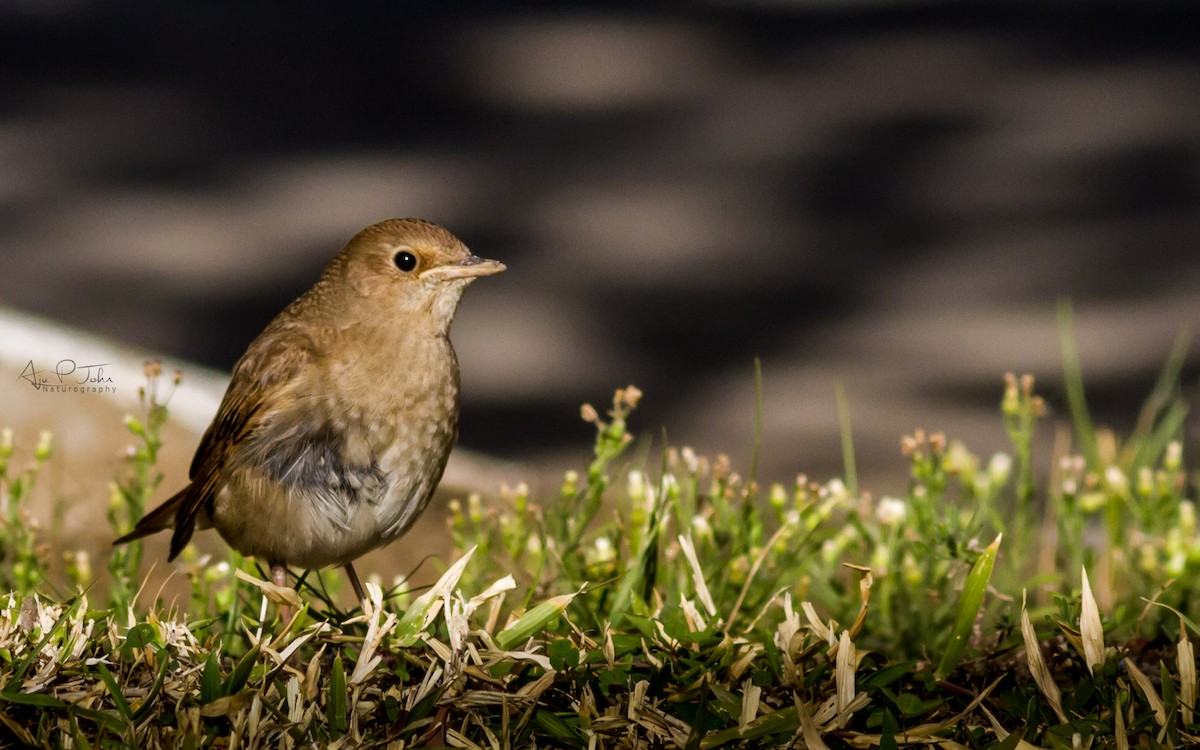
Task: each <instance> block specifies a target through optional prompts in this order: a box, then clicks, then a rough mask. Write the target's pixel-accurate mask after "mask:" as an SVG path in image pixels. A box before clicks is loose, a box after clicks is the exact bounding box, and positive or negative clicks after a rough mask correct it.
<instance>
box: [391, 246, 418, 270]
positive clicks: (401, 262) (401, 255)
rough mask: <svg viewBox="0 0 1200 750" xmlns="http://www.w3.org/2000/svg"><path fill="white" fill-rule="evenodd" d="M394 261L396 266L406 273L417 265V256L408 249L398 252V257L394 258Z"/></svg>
mask: <svg viewBox="0 0 1200 750" xmlns="http://www.w3.org/2000/svg"><path fill="white" fill-rule="evenodd" d="M393 261H394V262H395V263H396V268H399V269H400V270H401V271H404V272H405V273H408V272H409V271H411V270H413V269H414V268H416V267H417V256H415V255H413V254H412V253H410V252H408V251H407V250H403V251H401V252H398V253H396V257H395V258H393Z"/></svg>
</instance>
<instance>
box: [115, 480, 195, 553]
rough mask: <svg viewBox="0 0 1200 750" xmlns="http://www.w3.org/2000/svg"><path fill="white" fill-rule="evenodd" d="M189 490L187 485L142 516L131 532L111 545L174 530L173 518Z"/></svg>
mask: <svg viewBox="0 0 1200 750" xmlns="http://www.w3.org/2000/svg"><path fill="white" fill-rule="evenodd" d="M191 489H192V486H191V485H190V484H189V485H188V486H186V487H184V488H183V489H182V490H180V491H179V492H176V493H175V494H174V495H172V496H171V497H170V498H168V499H167V501H166V502H164V503H163V504H162V505H160V506H158V507H157V508H155V509H154V510H152V511H150V512H149V513H147V514H146V515H144V516H142V519H141V520H140V521H138V522H137V524H135V525H134V527H133V531H131V532H129V533H128V534H126V535H125V536H123V537H120V538H119V539H116V540H114V541H113V545H114V546H115V545H118V544H126V543H128V542H132V541H133V540H134V539H141V538H142V537H144V536H149V535H150V534H155V533H157V532H159V531H165V530H167V529H172V528H175V516H176V515H177V514H178V513H179V508H180V507H182V506H183V500H184V498H185V497H187V494H188V492H189V491H190V490H191Z"/></svg>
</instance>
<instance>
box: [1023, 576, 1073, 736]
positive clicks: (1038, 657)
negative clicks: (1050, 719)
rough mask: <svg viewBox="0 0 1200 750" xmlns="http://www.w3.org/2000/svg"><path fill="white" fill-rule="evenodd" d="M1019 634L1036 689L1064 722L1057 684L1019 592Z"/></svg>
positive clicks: (1064, 717) (1065, 721) (1065, 718)
mask: <svg viewBox="0 0 1200 750" xmlns="http://www.w3.org/2000/svg"><path fill="white" fill-rule="evenodd" d="M1021 636H1022V638H1023V639H1024V640H1025V660H1026V663H1027V664H1028V665H1029V672H1030V674H1032V675H1033V681H1034V682H1035V683H1037V686H1038V690H1040V691H1042V695H1043V696H1045V698H1046V702H1047V703H1049V704H1050V708H1051V709H1053V710H1054V713H1055V715H1057V716H1058V719H1059V721H1061V722H1062V723H1064V724H1066V723H1067V715H1066V713H1064V712H1063V708H1062V694H1061V693H1060V692H1059V690H1058V685H1056V684H1055V683H1054V678H1053V677H1052V676H1051V675H1050V669H1049V668H1048V667H1047V666H1046V660H1045V659H1044V658H1043V657H1042V648H1041V645H1040V644H1039V643H1038V639H1037V633H1036V632H1035V631H1034V629H1033V623H1031V622H1030V621H1029V610H1027V609H1026V608H1025V594H1024V592H1022V593H1021Z"/></svg>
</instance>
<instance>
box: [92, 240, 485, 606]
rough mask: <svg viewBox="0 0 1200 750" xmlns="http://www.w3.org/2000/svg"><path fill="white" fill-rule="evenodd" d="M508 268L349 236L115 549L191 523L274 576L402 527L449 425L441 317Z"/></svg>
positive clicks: (450, 435) (436, 469)
mask: <svg viewBox="0 0 1200 750" xmlns="http://www.w3.org/2000/svg"><path fill="white" fill-rule="evenodd" d="M503 270H504V264H502V263H499V262H497V261H494V260H484V259H482V258H477V257H476V256H474V255H472V254H471V252H470V251H469V250H467V248H466V246H465V245H463V243H462V242H460V241H459V240H458V238H456V237H455V236H454V235H452V234H450V233H449V232H447V231H446V230H445V229H442V228H441V227H438V226H435V225H434V224H430V223H429V222H426V221H421V220H418V219H392V220H389V221H383V222H380V223H378V224H374V225H372V226H369V227H367V228H366V229H364V230H362V231H361V232H359V233H358V234H357V235H355V236H354V237H353V238H352V239H351V240H350V242H349V244H347V245H346V247H345V249H343V250H342V251H341V252H340V253H338V254H337V256H336V257H334V259H333V260H332V261H331V262H330V263H329V265H328V267H326V269H325V271H324V273H323V274H322V275H321V278H320V279H319V280H318V281H317V283H316V284H315V285H313V287H312V288H311V289H309V290H308V291H307V292H305V293H304V294H303V295H301V296H300V298H299V299H297V300H296V301H295V302H292V303H291V304H290V305H288V307H287V308H286V309H285V310H284V311H283V312H281V313H280V314H279V315H278V317H276V318H275V319H274V320H273V321H271V323H270V324H269V325H268V326H267V327H266V329H265V330H264V331H263V332H262V333H261V334H259V336H258V338H256V339H254V341H252V342H251V343H250V346H249V347H248V348H247V349H246V353H245V354H243V355H242V358H241V359H240V360H238V362H237V364H236V365H234V368H233V378H232V380H231V381H230V383H229V388H228V390H226V392H225V397H224V399H223V400H222V402H221V407H220V409H219V410H218V411H217V416H216V418H215V419H213V423H212V425H210V426H209V428H208V430H207V431H206V432H205V433H204V437H203V438H202V439H201V440H200V446H199V448H197V449H196V455H195V457H194V458H193V459H192V466H191V470H190V472H189V478H190V480H191V482H190V483H189V484H188V485H187V486H186V487H184V488H183V489H181V490H180V491H179V492H177V493H175V494H174V495H173V496H171V498H170V499H168V500H167V501H166V502H164V503H163V504H162V505H160V506H158V507H157V508H155V509H154V510H152V511H150V512H149V513H147V514H146V515H145V517H143V518H142V519H141V520H140V521H138V523H137V525H136V526H135V527H134V529H133V531H131V532H130V533H128V534H126V535H125V536H123V537H121V538H120V539H117V540H116V542H114V544H122V543H124V542H128V541H131V540H133V539H137V538H139V537H143V536H146V535H147V534H152V533H154V532H157V531H162V530H164V529H167V528H172V527H173V528H174V532H173V533H172V535H171V552H170V557H169V558H168V559H171V560H173V559H174V558H175V556H176V555H178V554H179V552H180V550H182V549H183V547H184V546H185V545H186V544H187V543H188V540H189V539H191V537H192V532H193V531H194V530H195V529H197V528H201V529H203V528H208V527H212V528H215V529H216V530H217V531H218V533H220V535H221V536H222V537H223V538H224V539H225V541H226V542H228V543H229V545H230V546H231V547H233V548H234V549H236V550H237V551H238V552H241V553H242V554H244V555H253V556H254V557H256V558H258V559H260V560H263V561H265V562H266V563H268V564H269V565H270V567H271V573H272V577H273V578H274V580H275V582H276V583H277V584H279V585H283V584H284V582H285V574H286V568H287V567H288V566H296V567H300V568H307V569H313V568H324V567H327V566H331V565H342V566H345V569H346V574H347V575H348V576H349V578H350V582H351V584H352V585H353V587H354V592H355V594H357V595H358V598H359V600H360V601H361V600H362V599H363V590H362V585H361V584H360V583H359V580H358V576H357V575H356V573H355V571H354V566H353V564H352V563H353V561H354V559H355V558H357V557H359V556H360V555H362V554H364V553H366V552H368V551H370V550H372V549H375V548H377V547H381V546H383V545H385V544H387V543H388V542H391V541H392V540H394V539H396V538H397V537H399V536H400V535H401V534H403V533H404V532H405V531H406V530H407V529H408V528H409V527H410V526H411V525H412V524H413V521H415V520H416V518H417V516H418V515H419V514H420V513H421V511H422V510H424V508H425V506H426V505H427V504H428V503H429V498H430V497H431V496H432V495H433V490H434V488H435V487H436V486H437V483H438V481H439V480H440V479H441V477H442V471H443V469H445V466H446V459H447V458H448V457H449V455H450V448H451V446H452V444H453V443H454V439H455V437H456V436H457V431H458V390H459V375H458V359H457V358H456V357H455V354H454V347H452V346H451V345H450V339H449V330H450V322H451V320H452V319H453V318H454V312H455V310H456V309H457V308H458V302H459V299H460V298H461V297H462V293H463V291H464V290H465V289H466V288H467V285H468V284H470V283H471V282H472V281H473V280H475V279H476V278H477V277H480V276H489V275H491V274H494V273H499V272H500V271H503Z"/></svg>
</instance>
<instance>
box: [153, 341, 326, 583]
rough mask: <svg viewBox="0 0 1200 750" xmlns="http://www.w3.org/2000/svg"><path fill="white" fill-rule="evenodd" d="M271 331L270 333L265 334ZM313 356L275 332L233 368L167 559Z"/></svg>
mask: <svg viewBox="0 0 1200 750" xmlns="http://www.w3.org/2000/svg"><path fill="white" fill-rule="evenodd" d="M268 331H270V329H268ZM314 356H315V347H314V345H313V342H312V340H311V339H310V338H308V337H307V336H304V335H302V334H300V333H296V332H287V331H276V332H275V335H265V334H264V335H263V336H260V337H259V338H258V339H257V340H256V341H254V342H253V343H252V344H251V345H250V348H249V349H247V351H246V353H245V354H244V355H243V356H242V358H241V359H240V360H238V363H237V364H236V365H234V368H233V377H232V379H231V380H230V383H229V388H228V390H226V391H225V398H224V399H223V400H222V401H221V408H220V409H218V410H217V416H216V418H215V419H213V422H212V424H211V425H209V427H208V430H206V431H205V433H204V437H203V438H201V439H200V446H199V447H198V448H197V449H196V455H195V456H194V457H193V458H192V466H191V469H190V470H189V472H188V476H189V478H190V479H191V480H192V483H191V485H190V486H189V488H188V490H189V491H188V492H187V494H186V495H184V497H183V498H182V501H181V502H180V503H179V505H178V507H177V509H176V513H175V531H174V533H173V534H172V536H171V553H170V558H169V559H174V558H175V556H176V555H178V554H179V552H180V551H181V550H182V549H183V548H184V547H185V546H186V545H187V543H188V540H189V539H191V536H192V531H193V530H194V528H195V524H196V516H197V514H198V513H199V512H200V510H201V509H204V510H206V511H208V512H209V513H211V512H212V504H213V500H214V499H215V497H216V493H217V492H218V491H219V489H220V480H221V474H222V472H223V470H224V469H225V466H226V463H227V462H228V461H229V459H230V457H231V455H232V454H233V452H234V450H235V449H236V448H237V447H238V446H239V445H242V444H244V442H245V441H246V440H247V438H248V437H249V436H250V435H252V434H253V432H254V431H255V429H256V428H257V427H258V425H259V424H260V423H261V421H262V418H263V417H264V416H265V415H266V413H267V412H268V410H269V404H271V403H273V402H274V401H275V400H276V399H277V397H278V395H279V393H280V392H281V391H282V390H284V389H286V388H288V387H289V385H290V384H291V383H293V382H294V381H295V378H296V375H297V373H298V372H300V371H301V370H302V369H303V368H304V367H305V366H306V365H307V364H309V363H310V362H312V360H313V358H314Z"/></svg>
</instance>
